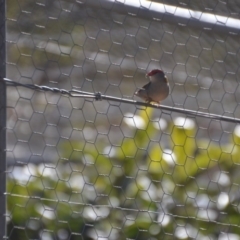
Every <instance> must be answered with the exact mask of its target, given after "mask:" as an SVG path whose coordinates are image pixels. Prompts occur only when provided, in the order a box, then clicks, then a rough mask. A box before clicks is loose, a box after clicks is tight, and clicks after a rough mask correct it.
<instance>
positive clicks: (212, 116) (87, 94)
mask: <svg viewBox="0 0 240 240" xmlns="http://www.w3.org/2000/svg"><path fill="white" fill-rule="evenodd" d="M1 80H2V81H4V82H5V83H6V85H7V86H12V87H18V86H19V87H25V88H29V89H32V90H37V91H50V92H53V93H59V94H63V95H68V96H70V97H81V98H92V99H94V100H96V101H101V100H108V101H114V102H121V103H127V104H134V105H138V106H143V107H152V108H157V109H160V110H166V111H170V112H177V113H182V114H186V115H189V116H193V117H196V116H198V117H204V118H209V119H213V120H219V121H226V122H232V123H240V119H239V118H234V117H228V116H222V115H217V114H212V113H204V112H200V111H194V110H189V109H183V108H176V107H170V106H165V105H157V104H150V103H145V102H139V101H136V100H132V99H126V98H117V97H113V96H108V95H103V94H101V93H100V92H96V93H90V92H85V91H79V90H76V89H72V90H69V91H68V90H66V89H60V88H51V87H48V86H39V85H36V84H23V83H19V82H15V81H12V80H10V79H8V78H3V79H1Z"/></svg>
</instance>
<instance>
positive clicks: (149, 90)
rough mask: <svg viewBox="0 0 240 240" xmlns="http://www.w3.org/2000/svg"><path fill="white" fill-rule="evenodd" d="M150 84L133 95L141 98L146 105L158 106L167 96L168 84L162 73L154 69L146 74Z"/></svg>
mask: <svg viewBox="0 0 240 240" xmlns="http://www.w3.org/2000/svg"><path fill="white" fill-rule="evenodd" d="M146 77H149V80H150V82H149V83H147V84H146V85H144V86H143V87H142V88H140V89H139V90H137V91H136V92H135V93H134V95H136V96H138V97H140V98H142V99H143V100H144V101H146V102H147V103H151V102H153V103H157V104H160V102H161V101H162V100H164V99H165V98H166V97H167V96H168V94H169V83H168V79H167V77H166V76H165V74H164V72H163V71H162V70H159V69H154V70H152V71H151V72H149V73H147V74H146Z"/></svg>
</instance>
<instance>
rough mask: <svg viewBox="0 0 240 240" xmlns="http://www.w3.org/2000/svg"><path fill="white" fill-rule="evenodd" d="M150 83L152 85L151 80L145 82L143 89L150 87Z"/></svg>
mask: <svg viewBox="0 0 240 240" xmlns="http://www.w3.org/2000/svg"><path fill="white" fill-rule="evenodd" d="M150 85H151V82H149V83H147V84H145V85H144V86H143V87H142V89H147V88H149V87H150Z"/></svg>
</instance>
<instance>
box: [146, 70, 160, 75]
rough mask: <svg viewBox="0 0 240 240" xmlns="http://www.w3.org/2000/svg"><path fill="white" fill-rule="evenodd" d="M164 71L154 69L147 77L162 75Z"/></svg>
mask: <svg viewBox="0 0 240 240" xmlns="http://www.w3.org/2000/svg"><path fill="white" fill-rule="evenodd" d="M162 72H163V71H161V70H159V69H154V70H152V71H151V72H149V73H148V74H147V75H148V76H153V75H155V74H156V73H162Z"/></svg>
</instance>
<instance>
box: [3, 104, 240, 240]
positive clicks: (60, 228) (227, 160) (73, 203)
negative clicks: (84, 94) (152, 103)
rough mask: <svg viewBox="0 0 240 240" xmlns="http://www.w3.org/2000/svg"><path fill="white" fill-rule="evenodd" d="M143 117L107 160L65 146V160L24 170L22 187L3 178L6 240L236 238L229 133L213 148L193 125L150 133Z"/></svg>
mask: <svg viewBox="0 0 240 240" xmlns="http://www.w3.org/2000/svg"><path fill="white" fill-rule="evenodd" d="M151 114H152V109H150V108H147V109H146V110H145V111H141V113H140V117H141V119H142V120H144V125H143V126H142V128H141V129H140V128H136V127H132V126H126V128H129V131H134V136H135V137H134V138H124V140H123V141H122V143H121V145H120V146H119V147H114V146H109V147H110V148H111V151H110V153H109V154H100V153H98V151H97V150H96V149H101V147H100V146H94V144H92V143H88V142H86V141H84V140H83V142H82V143H77V142H74V141H73V142H71V144H67V145H65V144H64V143H63V145H62V149H64V150H63V155H64V151H65V152H66V154H67V156H69V155H70V156H71V158H70V159H71V160H68V159H66V158H64V159H61V160H58V159H56V161H57V164H41V165H38V166H37V165H32V164H28V165H25V166H24V167H21V169H22V170H21V171H23V170H24V171H23V172H25V173H27V174H26V175H27V176H28V178H27V179H24V180H22V179H21V178H19V179H18V177H13V176H12V175H11V174H12V173H13V172H14V168H15V167H13V168H12V169H11V171H9V174H8V176H9V177H8V181H7V192H8V197H7V203H8V204H7V205H8V220H9V221H8V236H9V239H14V240H18V239H21V240H24V239H40V238H41V239H72V240H73V239H97V238H98V237H99V236H102V237H103V238H107V239H127V238H128V239H144V240H145V239H150V238H151V239H173V238H175V239H192V238H196V239H201V238H202V237H204V236H208V237H210V236H212V238H213V239H214V238H217V237H218V236H219V234H220V232H224V231H226V230H229V231H230V232H231V233H233V234H237V235H240V230H239V207H238V202H239V189H238V186H239V184H238V183H239V174H238V166H239V163H240V159H239V156H240V146H239V143H240V137H239V136H238V135H237V134H235V133H233V135H231V139H229V142H228V143H226V144H225V145H221V146H219V143H218V142H214V141H209V139H198V138H196V131H197V128H196V126H195V124H193V120H190V119H185V118H181V119H180V120H181V121H180V122H181V123H182V125H181V124H180V125H179V123H176V122H170V123H168V125H167V126H166V128H165V129H156V126H155V125H154V124H155V122H153V121H150V120H149V119H150V116H151ZM189 123H190V124H189ZM136 125H137V124H136ZM156 134H157V135H160V136H161V137H163V136H167V137H168V139H169V142H165V148H164V147H163V146H162V144H160V142H162V141H152V140H151V139H153V136H154V135H156ZM98 144H99V145H101V144H103V142H98ZM70 146H71V147H70ZM80 146H84V148H82V147H81V148H82V149H83V150H82V151H80V150H79V147H80ZM166 146H167V147H168V149H167V148H166ZM73 149H74V150H73ZM77 149H78V151H77ZM69 152H70V154H69Z"/></svg>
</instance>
